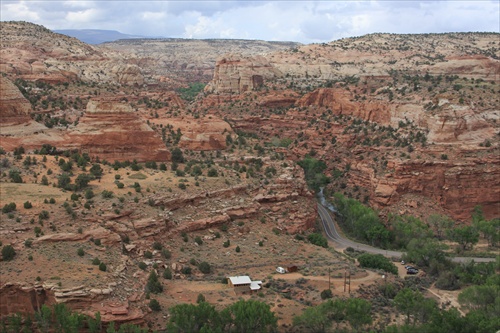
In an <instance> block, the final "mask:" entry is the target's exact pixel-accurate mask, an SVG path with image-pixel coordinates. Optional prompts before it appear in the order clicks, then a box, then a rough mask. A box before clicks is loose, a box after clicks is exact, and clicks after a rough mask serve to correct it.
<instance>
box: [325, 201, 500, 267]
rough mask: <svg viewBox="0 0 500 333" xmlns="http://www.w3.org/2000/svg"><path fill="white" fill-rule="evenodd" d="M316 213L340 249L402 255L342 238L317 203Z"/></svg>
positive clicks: (457, 259)
mask: <svg viewBox="0 0 500 333" xmlns="http://www.w3.org/2000/svg"><path fill="white" fill-rule="evenodd" d="M318 213H319V216H320V218H321V222H322V224H323V229H325V233H326V236H327V237H328V238H329V239H330V240H331V241H332V242H334V243H335V244H336V245H337V246H338V247H340V248H347V247H352V248H353V249H356V250H363V251H366V252H368V253H375V254H382V255H384V256H386V257H397V258H401V256H402V255H403V252H399V251H390V250H384V249H379V248H376V247H373V246H370V245H366V244H362V243H357V242H354V241H352V240H350V239H347V238H344V237H342V236H341V235H340V234H339V233H338V232H337V229H336V228H335V223H334V222H333V218H332V216H331V214H330V211H329V210H328V209H326V208H325V207H324V206H323V205H322V204H319V203H318ZM451 260H452V261H455V262H467V261H469V260H474V261H475V262H490V261H495V258H473V257H453V258H452V259H451Z"/></svg>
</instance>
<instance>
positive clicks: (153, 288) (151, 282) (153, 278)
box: [146, 270, 163, 294]
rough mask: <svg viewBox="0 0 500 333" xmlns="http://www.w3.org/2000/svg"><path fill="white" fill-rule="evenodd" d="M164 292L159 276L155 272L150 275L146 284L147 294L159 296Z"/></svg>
mask: <svg viewBox="0 0 500 333" xmlns="http://www.w3.org/2000/svg"><path fill="white" fill-rule="evenodd" d="M162 291H163V286H162V284H161V282H160V281H158V275H157V274H156V272H155V271H154V270H152V271H151V273H149V277H148V282H147V283H146V292H150V293H153V294H159V293H161V292H162Z"/></svg>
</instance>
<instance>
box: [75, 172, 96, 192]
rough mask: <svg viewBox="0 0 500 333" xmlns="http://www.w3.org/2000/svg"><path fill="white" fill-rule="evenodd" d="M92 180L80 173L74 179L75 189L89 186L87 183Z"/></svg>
mask: <svg viewBox="0 0 500 333" xmlns="http://www.w3.org/2000/svg"><path fill="white" fill-rule="evenodd" d="M92 179H93V177H92V176H91V175H89V174H86V173H81V174H79V175H78V177H76V179H75V189H76V190H81V189H83V188H85V187H87V186H88V185H89V182H90V181H91V180H92Z"/></svg>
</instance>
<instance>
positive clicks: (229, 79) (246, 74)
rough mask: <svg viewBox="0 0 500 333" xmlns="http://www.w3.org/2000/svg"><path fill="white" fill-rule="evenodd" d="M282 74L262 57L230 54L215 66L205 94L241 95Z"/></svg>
mask: <svg viewBox="0 0 500 333" xmlns="http://www.w3.org/2000/svg"><path fill="white" fill-rule="evenodd" d="M281 75H282V74H281V73H280V71H278V70H277V69H275V68H274V67H273V66H271V64H270V63H269V61H268V60H267V59H266V58H264V57H262V56H255V57H244V56H242V55H241V54H230V55H227V56H225V57H223V58H222V59H219V60H218V61H217V63H216V64H215V71H214V77H213V80H212V81H211V82H210V83H209V84H208V85H207V86H206V87H205V92H207V93H217V94H241V93H244V92H246V91H252V90H257V89H260V88H262V87H263V85H264V81H265V80H270V79H273V78H276V77H280V76H281Z"/></svg>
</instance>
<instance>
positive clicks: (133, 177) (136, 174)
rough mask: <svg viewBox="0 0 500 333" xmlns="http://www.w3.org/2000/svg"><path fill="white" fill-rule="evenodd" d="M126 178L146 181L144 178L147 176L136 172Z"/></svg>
mask: <svg viewBox="0 0 500 333" xmlns="http://www.w3.org/2000/svg"><path fill="white" fill-rule="evenodd" d="M128 178H130V179H146V178H148V176H146V175H145V174H143V173H141V172H138V173H134V174H133V175H130V176H128Z"/></svg>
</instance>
